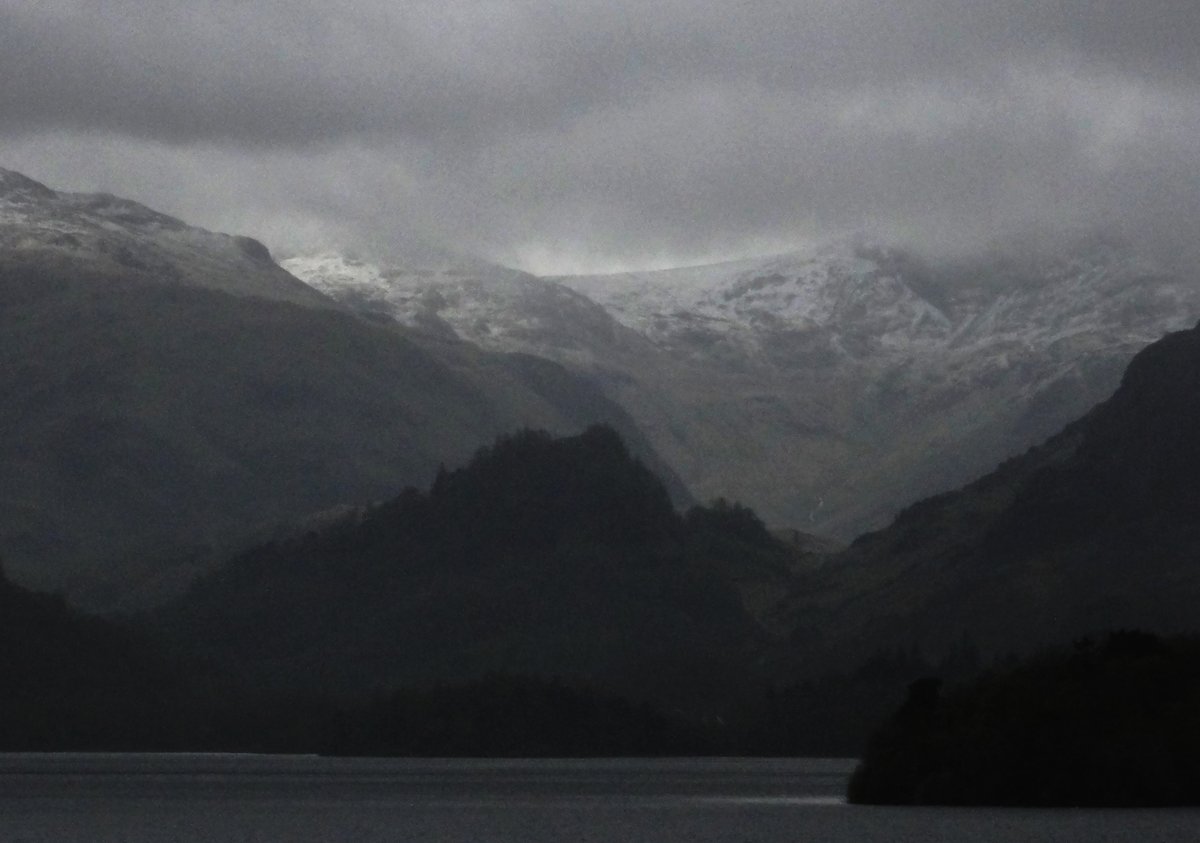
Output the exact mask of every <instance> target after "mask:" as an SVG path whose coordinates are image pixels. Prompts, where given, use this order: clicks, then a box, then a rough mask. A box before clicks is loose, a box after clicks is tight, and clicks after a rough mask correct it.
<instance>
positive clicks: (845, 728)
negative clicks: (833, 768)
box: [730, 636, 981, 758]
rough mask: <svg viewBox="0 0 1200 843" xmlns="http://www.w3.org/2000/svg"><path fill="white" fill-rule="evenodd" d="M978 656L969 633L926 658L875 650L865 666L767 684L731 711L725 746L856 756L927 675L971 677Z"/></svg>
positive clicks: (912, 651) (767, 752) (906, 650)
mask: <svg viewBox="0 0 1200 843" xmlns="http://www.w3.org/2000/svg"><path fill="white" fill-rule="evenodd" d="M980 669H981V665H980V660H979V653H978V650H977V649H976V647H975V645H974V643H973V642H972V641H971V640H970V639H969V638H967V637H965V636H964V637H963V639H962V640H961V641H960V642H959V644H958V645H957V646H956V647H954V648H953V649H952V650H951V651H950V652H949V653H948V654H947V655H946V656H945V657H943V658H941V659H938V660H930V659H929V658H928V657H927V656H926V655H924V654H923V653H922V652H921V651H920V649H919V648H917V647H895V648H892V649H882V650H879V651H878V652H876V653H875V654H874V655H873V656H871V658H869V659H867V661H865V662H864V663H863V664H861V665H858V666H857V667H852V668H849V669H846V670H835V671H830V672H828V673H824V674H822V675H820V676H815V677H810V678H808V679H805V680H804V681H801V682H798V683H793V684H787V685H783V686H781V687H775V688H771V689H768V691H767V692H766V693H765V694H764V695H762V696H761V697H756V698H755V699H753V700H751V701H750V702H749V703H748V704H746V705H744V706H742V707H741V708H739V709H738V710H737V711H735V712H734V713H733V715H732V716H731V718H730V719H731V725H732V728H733V732H734V734H733V736H732V737H731V738H730V741H731V743H732V744H733V745H734V746H736V747H737V748H738V751H739V752H742V753H744V754H747V755H759V756H825V757H845V758H848V757H858V756H860V755H861V754H862V753H863V750H864V749H865V747H866V743H867V739H868V737H869V736H870V734H871V733H872V732H873V731H874V730H875V729H876V728H877V727H878V726H879V724H880V723H881V722H883V721H884V719H885V718H886V717H887V716H888V715H889V714H890V713H891V712H893V711H894V710H895V709H896V707H897V706H898V705H900V703H901V702H902V701H903V700H904V696H905V693H906V691H907V689H908V687H909V685H911V684H912V682H914V681H915V680H917V679H919V678H921V677H923V676H929V675H937V676H941V677H946V678H947V679H951V680H965V679H968V678H973V677H974V676H975V675H976V674H977V673H978V672H979V670H980Z"/></svg>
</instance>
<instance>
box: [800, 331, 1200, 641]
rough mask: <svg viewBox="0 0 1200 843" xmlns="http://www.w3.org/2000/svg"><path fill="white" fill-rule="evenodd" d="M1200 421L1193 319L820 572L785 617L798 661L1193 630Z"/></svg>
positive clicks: (1199, 545) (1199, 588) (1199, 361)
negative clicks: (986, 469)
mask: <svg viewBox="0 0 1200 843" xmlns="http://www.w3.org/2000/svg"><path fill="white" fill-rule="evenodd" d="M1197 430H1200V329H1195V328H1194V329H1191V330H1188V331H1182V332H1178V333H1174V334H1170V335H1169V336H1167V337H1165V338H1164V339H1162V340H1160V341H1159V342H1156V343H1154V344H1152V345H1151V346H1149V347H1148V348H1146V349H1145V350H1144V351H1142V352H1141V353H1140V354H1139V355H1138V356H1137V357H1136V358H1135V359H1134V360H1133V362H1132V363H1131V364H1130V366H1129V368H1128V370H1127V371H1126V373H1125V376H1124V378H1123V380H1122V382H1121V386H1120V388H1119V389H1118V390H1117V392H1116V393H1115V394H1114V395H1113V396H1112V398H1110V399H1109V400H1108V401H1106V402H1104V403H1103V404H1101V405H1100V406H1098V407H1097V408H1095V409H1094V410H1093V411H1092V412H1090V413H1089V414H1088V415H1086V416H1085V417H1083V418H1082V419H1080V420H1079V421H1077V422H1076V423H1074V424H1072V425H1070V426H1068V427H1067V428H1066V429H1065V430H1063V431H1062V432H1061V433H1059V434H1058V435H1056V436H1054V437H1052V438H1051V439H1049V440H1048V441H1047V442H1046V443H1044V444H1043V445H1040V446H1038V447H1036V448H1034V449H1032V450H1031V451H1029V452H1028V453H1026V454H1024V455H1023V456H1021V457H1018V458H1015V459H1013V460H1010V461H1009V462H1007V463H1005V464H1004V465H1002V466H1001V467H1000V468H999V469H997V470H996V471H995V472H993V473H992V474H990V475H987V476H986V477H984V478H982V479H980V480H978V481H976V482H974V483H972V484H970V485H969V486H967V487H965V488H964V489H962V490H961V491H958V492H954V493H950V494H945V495H941V496H938V497H936V498H932V499H929V500H926V501H923V502H921V503H920V504H918V505H916V506H913V507H912V508H910V509H909V510H907V511H905V512H904V513H902V514H901V515H900V516H899V517H898V518H897V519H896V521H895V523H894V524H892V525H891V526H890V527H888V528H887V529H885V530H882V531H879V532H877V533H873V534H869V535H866V536H863V537H861V538H860V539H859V540H858V541H856V542H855V543H854V545H853V546H852V547H851V548H850V549H849V550H847V551H846V552H845V553H843V554H841V555H840V556H839V557H837V558H836V559H835V560H834V561H833V562H831V563H830V565H828V566H827V567H826V568H824V569H823V570H821V571H820V572H818V573H816V574H814V575H812V576H810V577H809V578H808V580H807V581H806V582H804V583H803V584H802V585H801V586H799V587H798V588H797V591H796V593H795V594H794V595H793V597H792V599H791V600H789V601H788V603H787V604H786V609H785V610H784V611H783V612H781V614H780V616H779V617H778V621H779V622H780V624H781V626H782V627H784V628H792V629H794V630H795V634H794V639H793V652H792V654H791V656H792V657H793V658H796V659H798V660H800V661H803V659H804V658H826V659H827V658H836V659H846V658H855V657H860V656H862V655H863V654H864V653H869V652H871V650H872V649H874V648H878V647H894V646H896V645H897V644H900V645H905V646H907V645H909V644H918V645H920V646H921V647H923V648H924V649H925V650H926V652H931V653H933V654H935V655H936V654H938V653H940V652H942V653H944V652H945V651H946V650H947V649H949V648H951V647H952V646H954V645H955V644H956V643H958V642H961V641H962V640H963V638H964V636H965V637H967V638H970V639H972V640H974V641H975V642H977V644H978V645H979V646H980V647H981V648H982V649H983V650H984V651H985V652H992V653H995V652H1004V651H1007V650H1026V649H1030V648H1033V647H1036V646H1039V645H1043V644H1046V643H1050V642H1061V641H1064V640H1068V639H1070V638H1072V637H1079V636H1081V635H1084V634H1087V633H1089V632H1095V631H1097V630H1101V629H1106V628H1141V629H1147V630H1154V631H1159V632H1187V631H1195V629H1196V615H1195V607H1196V605H1197V601H1198V600H1200V568H1197V566H1196V559H1197V558H1200V521H1198V520H1197V514H1198V513H1200V437H1198V436H1197V434H1196V431H1197ZM819 654H820V655H819Z"/></svg>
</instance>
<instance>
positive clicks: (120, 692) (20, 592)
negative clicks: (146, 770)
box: [0, 570, 200, 751]
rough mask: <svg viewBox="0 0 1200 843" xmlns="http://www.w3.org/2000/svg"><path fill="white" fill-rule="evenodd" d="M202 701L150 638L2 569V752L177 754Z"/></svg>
mask: <svg viewBox="0 0 1200 843" xmlns="http://www.w3.org/2000/svg"><path fill="white" fill-rule="evenodd" d="M195 675H196V677H197V678H199V675H200V671H199V670H198V669H197V671H196V674H195ZM195 704H196V699H195V697H194V695H193V694H191V693H189V692H188V690H187V683H186V681H185V679H184V671H183V670H182V669H181V665H180V663H178V662H177V661H176V660H175V659H173V658H172V657H169V656H168V655H167V653H166V652H165V651H164V650H162V649H161V648H159V647H156V646H155V645H153V644H151V643H150V641H149V640H148V639H147V638H145V637H144V636H142V635H141V634H139V633H137V632H134V631H132V630H130V629H127V628H124V627H121V626H118V625H116V624H113V623H110V622H108V621H102V620H98V619H94V618H88V617H84V616H82V615H80V614H78V613H76V612H75V611H74V610H72V609H70V608H69V607H68V606H67V605H66V604H65V603H64V602H63V601H62V599H61V598H57V597H52V596H49V595H44V594H35V593H33V592H30V591H27V590H25V589H23V588H21V587H19V586H17V585H14V584H13V583H12V582H11V581H9V580H8V579H7V578H6V577H5V575H4V573H3V571H2V570H0V751H23V750H38V751H47V750H66V749H71V750H115V749H124V748H129V747H138V748H141V749H156V750H168V749H178V748H180V744H181V738H182V734H181V726H182V724H184V723H187V722H190V721H194V720H195V718H194V717H193V716H192V714H191V712H192V711H193V706H194V705H195Z"/></svg>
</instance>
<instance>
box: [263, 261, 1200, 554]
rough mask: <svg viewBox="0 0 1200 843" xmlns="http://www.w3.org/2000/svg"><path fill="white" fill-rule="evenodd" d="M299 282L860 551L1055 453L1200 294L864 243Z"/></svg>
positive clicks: (1104, 272) (1080, 269) (1078, 265)
mask: <svg viewBox="0 0 1200 843" xmlns="http://www.w3.org/2000/svg"><path fill="white" fill-rule="evenodd" d="M285 265H286V266H287V267H288V268H289V269H291V270H292V271H293V272H295V273H296V274H297V275H298V276H299V277H301V278H303V279H304V280H306V281H308V282H309V283H312V284H313V285H314V286H315V287H316V288H318V289H320V290H321V291H323V292H326V293H327V294H329V295H330V296H331V297H334V298H337V299H339V300H340V301H342V302H343V303H345V304H347V305H349V306H353V307H356V308H363V309H367V310H369V311H372V312H384V313H388V314H391V315H393V316H395V317H396V318H397V319H399V320H400V321H401V322H403V323H405V324H409V325H414V326H417V325H419V326H424V327H425V328H426V329H429V330H436V331H440V332H442V333H450V332H453V333H454V334H455V335H457V336H459V337H462V338H464V339H467V340H470V341H471V342H474V343H477V344H479V345H481V346H483V347H484V348H490V349H496V350H520V351H523V352H527V353H532V354H538V355H541V356H545V357H548V358H550V359H554V360H558V361H560V362H562V363H563V364H564V365H567V366H569V367H571V368H573V369H574V370H576V371H578V372H581V373H583V374H585V375H586V376H588V377H589V378H591V379H592V380H593V381H595V382H596V383H597V384H598V385H600V386H601V388H602V389H604V391H605V392H606V393H607V394H608V395H609V396H610V397H612V398H613V399H614V400H616V401H618V402H619V403H620V404H621V405H622V406H624V407H625V408H626V409H627V410H628V411H629V412H630V414H631V415H632V416H633V417H634V418H635V419H636V420H637V421H638V423H639V426H640V427H641V428H642V429H643V430H645V431H646V432H647V435H648V436H649V437H650V439H651V441H653V443H654V445H655V448H656V450H657V451H658V452H659V453H660V454H662V455H663V457H664V458H665V459H666V460H667V461H668V462H669V463H670V464H671V465H672V466H674V467H675V468H676V469H677V470H678V471H679V473H680V475H681V476H682V477H683V478H684V480H685V482H686V483H687V484H688V485H689V487H690V488H691V489H692V490H693V491H694V492H695V493H696V494H697V496H698V497H700V498H701V499H709V498H712V497H715V496H717V495H729V496H731V497H735V498H737V499H739V500H743V501H746V502H747V503H750V504H751V505H753V506H754V507H755V509H756V510H758V511H760V512H762V513H763V515H764V516H765V517H766V518H767V519H768V521H770V522H771V523H773V524H777V525H780V526H790V527H793V528H799V529H804V530H809V531H815V532H818V533H821V532H826V533H830V534H833V535H837V536H840V537H842V538H851V537H853V536H854V535H856V534H857V533H859V532H861V531H862V530H864V529H867V528H876V527H880V526H883V525H884V524H886V523H887V521H888V520H889V519H890V517H891V516H893V515H894V514H895V512H897V511H898V510H899V509H900V508H901V507H902V506H903V505H905V504H907V503H910V502H912V501H915V500H917V499H919V498H921V497H923V496H926V495H928V494H932V493H935V492H939V491H943V490H945V489H950V488H954V487H955V486H958V485H960V484H962V483H964V482H967V481H968V480H970V479H971V478H972V477H976V476H979V475H980V474H981V473H983V472H985V471H988V470H990V469H991V468H993V467H994V466H995V465H996V464H997V463H998V462H1000V461H1001V460H1002V459H1004V458H1006V457H1008V456H1011V455H1013V454H1016V453H1019V452H1021V451H1022V450H1024V449H1025V448H1028V447H1029V446H1030V445H1032V444H1034V443H1036V442H1038V441H1040V440H1041V439H1043V438H1045V437H1046V436H1048V435H1050V434H1051V433H1053V432H1054V431H1055V430H1057V429H1059V428H1060V427H1062V425H1064V424H1066V423H1067V422H1068V421H1070V420H1071V419H1073V418H1076V417H1078V416H1079V415H1081V414H1082V413H1084V412H1086V411H1087V410H1088V409H1089V408H1090V407H1092V406H1093V405H1095V404H1096V403H1098V402H1099V401H1101V400H1103V399H1104V398H1106V397H1108V396H1109V395H1110V394H1111V393H1112V391H1113V390H1114V389H1115V388H1116V386H1117V383H1118V380H1119V377H1120V372H1121V370H1122V369H1123V367H1124V366H1125V364H1126V363H1127V362H1128V361H1129V359H1130V358H1131V357H1132V356H1133V354H1134V353H1135V352H1136V351H1137V350H1138V349H1140V348H1142V347H1143V346H1144V345H1145V344H1146V343H1148V342H1151V341H1153V340H1155V339H1157V338H1159V337H1160V336H1162V334H1163V333H1165V332H1166V331H1168V330H1171V329H1176V328H1180V327H1183V326H1184V325H1186V324H1188V321H1189V320H1190V319H1192V318H1194V315H1195V314H1196V313H1197V308H1198V304H1200V293H1198V292H1197V290H1195V289H1193V288H1192V287H1190V286H1189V285H1188V284H1186V283H1185V280H1186V279H1179V278H1175V277H1171V276H1168V275H1165V274H1163V273H1160V272H1158V271H1156V270H1155V269H1154V268H1153V266H1151V265H1149V264H1147V263H1145V262H1143V261H1140V260H1139V259H1138V258H1137V257H1136V256H1134V255H1133V254H1132V253H1131V251H1130V250H1129V249H1127V248H1126V247H1123V246H1120V245H1118V244H1114V243H1112V242H1108V241H1104V240H1102V239H1091V240H1087V241H1081V242H1078V243H1075V244H1073V245H1072V246H1070V247H1064V248H1058V249H1056V250H1043V251H1041V252H1038V253H1033V254H1028V253H1027V252H1026V250H1025V249H1024V247H1023V246H1022V245H1020V244H1013V245H1010V246H1007V247H1005V248H998V249H997V250H996V251H995V252H993V253H989V254H986V255H981V256H978V257H976V258H974V259H972V260H956V261H953V262H951V261H944V260H942V261H926V260H922V259H920V258H918V257H917V256H915V255H913V254H910V253H906V252H904V251H902V250H898V249H894V248H887V247H883V246H879V245H875V244H870V243H867V242H864V241H848V242H841V243H836V244H833V245H830V246H827V247H824V248H821V249H816V250H813V251H811V252H804V253H795V254H788V255H781V256H774V257H768V258H759V259H751V260H745V261H738V262H734V263H728V264H720V265H715V266H706V267H692V268H683V269H676V270H666V271H659V272H646V273H629V274H623V275H612V276H591V277H564V278H557V279H536V278H532V277H530V276H526V275H522V274H520V273H516V272H514V271H512V270H506V269H504V268H502V267H495V266H490V265H487V264H483V263H481V262H478V261H476V262H466V263H454V262H452V261H446V262H443V263H441V264H438V265H436V266H434V267H433V268H428V267H426V265H425V264H420V263H419V262H418V263H414V264H408V263H406V262H404V261H398V262H383V263H380V264H374V263H371V262H370V261H361V260H350V259H348V258H345V257H344V256H340V255H336V254H327V255H321V256H313V257H298V258H294V259H290V260H288V261H285Z"/></svg>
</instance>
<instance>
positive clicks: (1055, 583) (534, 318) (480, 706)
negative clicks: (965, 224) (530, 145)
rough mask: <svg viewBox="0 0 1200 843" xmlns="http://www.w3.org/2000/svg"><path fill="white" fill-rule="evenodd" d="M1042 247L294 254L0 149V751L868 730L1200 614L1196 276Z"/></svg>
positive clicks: (610, 746) (595, 744) (807, 740)
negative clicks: (964, 688) (81, 183)
mask: <svg viewBox="0 0 1200 843" xmlns="http://www.w3.org/2000/svg"><path fill="white" fill-rule="evenodd" d="M1017 249H1018V246H1017V245H1015V244H1001V245H997V246H996V247H995V249H994V250H993V251H990V252H988V253H986V254H980V255H978V256H976V257H973V258H971V259H963V258H959V259H955V260H954V261H948V260H942V261H939V260H933V259H927V258H922V257H920V256H917V255H915V254H911V253H908V252H906V251H904V250H903V249H900V248H898V247H893V246H889V245H886V244H880V243H875V242H872V241H869V240H866V239H857V240H851V241H843V242H838V243H834V244H830V245H828V246H827V247H824V248H822V249H818V250H814V251H813V252H811V253H803V254H800V253H796V254H788V255H778V256H769V257H763V258H756V259H751V260H746V261H740V262H736V263H732V264H721V265H716V266H708V267H697V268H684V269H678V270H667V271H662V272H655V273H632V274H625V275H617V276H593V277H565V278H554V279H546V278H536V277H533V276H529V275H526V274H523V273H519V272H516V271H514V270H508V269H505V268H502V267H497V266H494V265H490V264H486V263H483V262H480V261H475V260H469V259H465V258H459V257H452V256H445V258H444V259H440V258H439V259H438V260H434V261H430V260H424V261H420V262H415V261H409V262H406V261H405V259H404V258H403V256H390V257H387V256H382V257H371V258H367V257H361V256H359V257H355V256H351V255H348V254H343V253H321V254H314V255H294V256H290V257H288V258H287V259H285V260H282V261H280V262H278V263H277V262H276V261H275V259H274V258H273V257H272V255H271V254H270V252H269V250H268V249H267V247H266V246H264V245H262V244H260V243H258V242H256V241H253V240H250V239H249V238H244V237H238V236H229V235H224V234H216V233H212V232H207V231H203V230H201V229H197V228H194V227H191V226H188V225H187V224H185V223H184V222H182V221H179V220H176V219H173V218H170V217H167V216H164V215H162V214H159V213H157V212H155V211H153V210H151V209H148V208H145V207H144V206H141V205H139V204H137V203H134V202H131V201H128V200H123V199H119V198H116V197H112V196H107V195H78V194H66V193H59V192H56V191H54V190H52V189H51V188H49V187H46V186H44V185H41V184H39V183H37V182H35V181H33V180H31V179H28V178H26V177H25V176H22V175H20V174H17V173H14V172H11V171H7V170H0V345H2V347H3V349H4V357H3V362H2V363H0V395H3V396H4V399H3V401H2V402H0V558H2V559H3V571H4V574H3V577H2V578H0V607H2V608H3V615H2V616H0V631H2V633H3V634H2V636H0V643H2V648H0V659H3V662H2V664H3V666H4V670H5V673H6V675H7V676H8V678H9V680H10V681H9V682H8V683H7V684H6V688H7V689H8V690H6V691H5V692H4V693H3V695H2V698H0V723H3V724H4V725H3V727H2V728H0V748H5V749H31V748H33V749H36V748H52V749H61V748H88V749H127V748H142V749H145V748H164V749H179V748H191V749H241V750H246V749H250V750H255V751H321V752H331V753H354V754H372V753H377V754H388V753H395V754H407V753H416V754H422V753H424V754H437V753H448V754H471V753H482V754H531V753H532V754H538V753H546V754H572V753H576V754H639V753H643V754H644V753H659V754H670V753H676V752H680V753H696V752H703V753H721V752H753V753H758V754H773V753H778V754H788V753H816V754H857V752H859V751H860V750H861V748H862V746H863V745H864V741H865V739H866V734H867V732H868V731H869V730H870V729H871V728H873V727H874V726H875V725H877V724H878V723H879V722H881V721H882V719H883V717H884V716H885V715H886V714H887V713H888V712H889V711H890V710H891V709H892V708H894V707H895V706H896V705H897V704H898V703H899V702H900V701H901V700H902V699H903V698H904V693H905V689H906V688H908V686H909V683H910V682H912V681H913V680H914V679H916V678H919V677H921V676H926V675H929V674H931V673H936V674H938V675H940V676H943V677H946V678H947V679H950V680H953V679H956V678H965V677H968V676H972V675H975V674H976V673H978V672H979V671H980V670H982V669H984V668H986V667H987V666H988V665H994V664H997V663H999V661H1000V660H1003V659H1006V658H1008V657H1009V656H1010V655H1014V654H1015V655H1025V654H1029V653H1032V652H1035V651H1037V650H1038V649H1039V648H1042V647H1046V646H1049V645H1063V644H1064V643H1069V642H1071V641H1072V640H1079V639H1081V638H1083V637H1084V636H1087V635H1091V634H1096V633H1098V632H1100V631H1103V630H1106V629H1114V628H1125V629H1139V630H1145V631H1147V632H1148V633H1151V632H1152V633H1158V634H1163V635H1168V634H1179V633H1195V632H1197V630H1196V628H1195V620H1194V618H1195V612H1194V607H1195V606H1196V605H1197V601H1198V600H1200V571H1197V569H1196V566H1195V560H1196V558H1197V557H1198V555H1200V527H1198V526H1197V525H1198V524H1200V520H1198V519H1197V517H1196V516H1197V512H1198V509H1197V508H1198V507H1200V479H1198V478H1200V437H1198V436H1197V434H1196V431H1197V430H1200V397H1198V396H1200V383H1197V378H1198V377H1200V333H1198V332H1197V329H1196V328H1193V327H1191V326H1192V325H1193V324H1194V322H1195V320H1196V318H1197V315H1198V314H1197V311H1198V310H1200V287H1198V285H1197V282H1196V279H1195V278H1186V277H1179V276H1178V275H1175V274H1171V273H1168V272H1165V271H1163V270H1161V269H1158V268H1156V267H1155V266H1153V265H1151V264H1149V263H1147V262H1146V261H1145V260H1143V259H1142V258H1140V257H1138V256H1137V255H1136V254H1135V253H1134V251H1133V250H1132V249H1131V248H1130V247H1129V246H1127V245H1125V244H1122V243H1119V242H1116V241H1113V240H1110V239H1105V238H1101V237H1092V238H1084V239H1080V240H1078V241H1076V242H1072V243H1069V244H1066V245H1062V244H1059V245H1058V246H1056V247H1055V248H1054V249H1049V248H1044V249H1042V250H1041V251H1036V250H1035V251H1033V252H1029V253H1024V252H1020V251H1017ZM1006 250H1007V251H1006ZM50 595H56V596H50ZM532 711H540V712H541V714H540V715H538V716H537V717H534V716H532V715H530V714H529V712H532ZM517 712H523V713H521V714H518V713H517ZM547 723H552V724H554V725H553V728H550V727H547V726H545V724H547ZM539 724H542V725H540V726H539Z"/></svg>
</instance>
